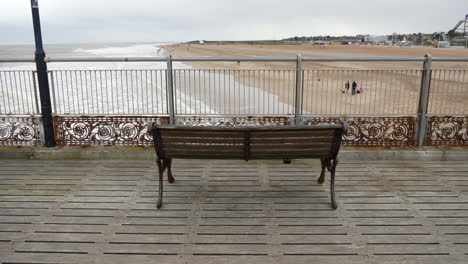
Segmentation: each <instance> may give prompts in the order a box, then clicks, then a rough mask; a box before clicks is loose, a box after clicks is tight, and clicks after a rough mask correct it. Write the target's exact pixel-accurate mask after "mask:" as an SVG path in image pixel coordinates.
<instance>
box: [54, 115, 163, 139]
mask: <svg viewBox="0 0 468 264" xmlns="http://www.w3.org/2000/svg"><path fill="white" fill-rule="evenodd" d="M168 121H169V118H168V117H165V116H154V117H139V116H112V117H107V116H80V117H67V116H56V117H55V128H56V135H57V144H58V145H61V146H65V145H68V146H96V145H104V146H113V145H116V146H152V145H153V138H152V136H151V135H150V133H148V131H147V128H146V124H147V123H148V122H154V123H158V124H167V123H168Z"/></svg>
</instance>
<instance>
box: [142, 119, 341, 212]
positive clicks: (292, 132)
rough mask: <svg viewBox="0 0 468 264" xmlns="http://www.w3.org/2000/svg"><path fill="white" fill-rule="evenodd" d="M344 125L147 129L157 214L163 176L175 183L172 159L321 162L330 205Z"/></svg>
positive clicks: (332, 198)
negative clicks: (154, 166) (150, 139)
mask: <svg viewBox="0 0 468 264" xmlns="http://www.w3.org/2000/svg"><path fill="white" fill-rule="evenodd" d="M347 128H348V124H347V123H346V122H343V123H342V124H336V125H313V126H281V127H279V126H278V127H201V126H200V127H193V126H184V127H181V126H169V125H154V124H153V123H149V124H148V131H150V132H151V134H152V135H153V140H154V147H155V150H156V155H157V159H156V163H157V165H158V170H159V199H158V202H157V204H156V207H157V208H158V209H159V208H161V205H162V199H163V174H164V171H165V170H166V169H167V179H168V181H169V183H173V182H174V177H173V175H172V170H171V165H172V159H174V158H181V159H243V160H246V161H248V160H251V159H282V160H290V159H314V158H316V159H320V160H321V163H322V172H321V173H320V177H319V178H318V182H319V183H323V182H324V180H325V168H326V169H328V171H330V174H331V176H330V196H331V205H332V207H333V208H334V209H336V208H337V204H336V201H335V169H336V165H337V164H338V159H337V156H338V152H339V150H340V146H341V138H342V136H343V133H346V130H347Z"/></svg>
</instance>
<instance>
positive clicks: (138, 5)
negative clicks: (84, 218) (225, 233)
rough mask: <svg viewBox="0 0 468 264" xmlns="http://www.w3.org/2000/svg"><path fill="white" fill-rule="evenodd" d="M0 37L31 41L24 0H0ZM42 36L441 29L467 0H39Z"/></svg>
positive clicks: (77, 39)
mask: <svg viewBox="0 0 468 264" xmlns="http://www.w3.org/2000/svg"><path fill="white" fill-rule="evenodd" d="M0 3H1V5H0V44H29V43H33V41H34V39H33V31H32V19H31V9H30V0H0ZM39 8H40V13H41V20H42V32H43V39H44V42H45V43H86V42H158V41H187V40H197V39H206V40H218V39H219V40H243V39H250V40H251V39H282V38H286V37H292V36H311V35H355V34H366V33H367V34H391V33H393V32H399V33H412V32H425V33H432V32H435V31H445V32H447V31H448V30H449V29H451V28H452V27H453V26H455V24H456V23H457V22H458V21H459V20H462V19H463V18H464V16H465V14H468V0H386V1H383V0H354V1H350V0H320V1H317V0H165V1H162V0H39Z"/></svg>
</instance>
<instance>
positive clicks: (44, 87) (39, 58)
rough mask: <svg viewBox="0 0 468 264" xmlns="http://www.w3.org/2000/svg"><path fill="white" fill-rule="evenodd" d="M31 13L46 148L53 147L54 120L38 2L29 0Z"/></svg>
mask: <svg viewBox="0 0 468 264" xmlns="http://www.w3.org/2000/svg"><path fill="white" fill-rule="evenodd" d="M31 11H32V18H33V26H34V40H35V43H36V52H35V61H36V70H37V83H38V84H39V96H40V99H41V113H42V124H43V127H44V145H45V146H46V147H54V146H55V136H54V120H53V118H52V103H51V101H50V90H49V78H48V76H47V64H46V62H45V61H44V58H45V52H44V48H43V45H42V34H41V21H40V19H39V6H38V0H31Z"/></svg>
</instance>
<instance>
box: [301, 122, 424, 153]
mask: <svg viewBox="0 0 468 264" xmlns="http://www.w3.org/2000/svg"><path fill="white" fill-rule="evenodd" d="M343 120H345V121H347V122H348V123H349V129H348V133H347V134H346V135H344V136H343V144H344V145H345V146H413V145H414V143H415V141H414V136H415V124H416V119H415V118H414V117H305V118H304V124H305V125H313V124H336V123H340V122H342V121H343Z"/></svg>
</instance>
